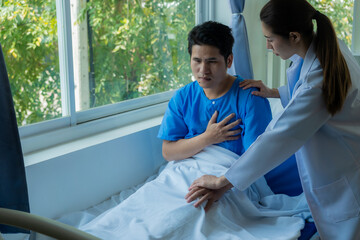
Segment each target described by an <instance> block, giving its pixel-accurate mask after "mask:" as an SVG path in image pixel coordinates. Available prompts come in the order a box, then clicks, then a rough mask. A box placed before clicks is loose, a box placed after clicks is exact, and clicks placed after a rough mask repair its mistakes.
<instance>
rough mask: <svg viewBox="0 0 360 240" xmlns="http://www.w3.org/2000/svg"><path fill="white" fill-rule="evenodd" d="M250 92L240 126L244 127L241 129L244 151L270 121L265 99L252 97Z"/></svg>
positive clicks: (269, 109) (268, 107)
mask: <svg viewBox="0 0 360 240" xmlns="http://www.w3.org/2000/svg"><path fill="white" fill-rule="evenodd" d="M252 91H253V90H251V91H249V95H248V97H247V101H246V106H245V111H246V112H245V118H244V119H242V121H243V124H242V125H243V126H245V129H243V131H244V133H243V134H244V135H243V145H244V149H245V150H247V149H248V148H249V147H250V145H251V144H252V143H253V142H254V141H255V140H256V139H257V137H258V136H259V135H261V134H262V133H263V132H264V131H265V129H266V127H267V125H268V124H269V122H270V121H271V119H272V115H271V108H270V104H269V101H268V100H267V99H266V98H263V97H259V96H255V95H252V94H251V92H252Z"/></svg>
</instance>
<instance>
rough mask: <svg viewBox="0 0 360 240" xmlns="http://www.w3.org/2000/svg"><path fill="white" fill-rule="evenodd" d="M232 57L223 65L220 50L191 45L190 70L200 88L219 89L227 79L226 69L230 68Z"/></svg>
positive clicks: (207, 46) (208, 46) (212, 47)
mask: <svg viewBox="0 0 360 240" xmlns="http://www.w3.org/2000/svg"><path fill="white" fill-rule="evenodd" d="M231 63H232V55H230V56H229V57H228V59H227V63H225V59H224V56H223V55H221V54H220V50H219V49H218V48H216V47H214V46H210V45H193V47H192V54H191V64H190V65H191V70H192V73H193V75H194V77H195V79H196V81H197V82H198V83H199V85H200V86H201V87H202V88H211V89H216V88H219V87H221V85H222V83H223V81H225V80H226V77H227V68H228V67H230V66H231Z"/></svg>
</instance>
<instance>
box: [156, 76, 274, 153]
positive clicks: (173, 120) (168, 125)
mask: <svg viewBox="0 0 360 240" xmlns="http://www.w3.org/2000/svg"><path fill="white" fill-rule="evenodd" d="M241 81H243V79H242V78H240V77H239V76H237V78H236V80H235V81H234V83H233V85H232V87H231V89H230V90H229V91H228V92H227V93H226V94H225V95H223V96H222V97H220V98H216V99H211V100H210V99H208V98H207V97H206V95H205V93H204V91H203V89H202V88H201V87H200V86H199V84H198V82H196V81H194V82H192V83H189V84H187V85H186V86H184V87H182V88H180V89H179V90H178V91H177V92H176V93H175V95H174V96H173V97H172V98H171V100H170V102H169V105H168V108H167V110H166V112H165V115H164V118H163V120H162V123H161V126H160V130H159V133H158V137H159V138H161V139H163V140H168V141H177V140H179V139H188V138H193V137H195V136H197V135H199V134H201V133H203V132H205V130H206V127H207V124H208V122H209V120H210V118H211V116H212V115H213V114H214V112H215V111H216V110H217V111H219V115H218V119H217V122H220V121H221V120H223V119H224V118H225V117H227V116H228V115H229V114H231V113H235V114H236V117H234V118H233V119H231V121H230V122H233V121H235V120H236V119H239V118H240V119H241V122H240V124H239V125H238V126H236V127H235V128H234V129H238V128H241V129H242V132H241V137H240V138H239V139H238V140H233V141H225V142H221V143H218V144H216V145H218V146H221V147H223V148H226V149H228V150H230V151H232V152H234V153H236V154H238V155H241V154H242V153H243V152H244V151H245V150H246V149H247V148H248V147H249V146H250V145H251V144H252V143H253V142H254V141H255V139H256V138H257V137H258V136H259V135H260V134H261V133H263V132H264V130H265V128H266V127H267V125H268V123H269V122H270V120H271V109H270V105H269V102H268V100H267V99H265V98H262V97H258V96H254V95H252V94H251V92H252V91H254V90H255V89H254V88H252V89H246V90H244V89H242V88H240V87H239V83H240V82H241Z"/></svg>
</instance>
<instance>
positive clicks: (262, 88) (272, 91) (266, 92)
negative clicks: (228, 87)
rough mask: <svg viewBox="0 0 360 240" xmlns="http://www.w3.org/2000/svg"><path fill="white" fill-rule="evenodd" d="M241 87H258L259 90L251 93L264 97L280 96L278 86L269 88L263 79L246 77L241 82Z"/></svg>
mask: <svg viewBox="0 0 360 240" xmlns="http://www.w3.org/2000/svg"><path fill="white" fill-rule="evenodd" d="M239 87H241V88H242V89H248V88H251V87H255V88H258V89H259V91H253V92H252V93H251V94H253V95H255V96H260V97H263V98H279V97H280V94H279V91H278V90H277V89H276V88H268V87H267V86H266V85H265V84H264V83H263V82H262V81H261V80H253V79H245V80H244V81H242V82H240V83H239Z"/></svg>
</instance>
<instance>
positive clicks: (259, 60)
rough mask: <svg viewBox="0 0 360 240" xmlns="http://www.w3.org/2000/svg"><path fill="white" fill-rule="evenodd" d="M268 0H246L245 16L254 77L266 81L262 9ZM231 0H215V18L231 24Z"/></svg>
mask: <svg viewBox="0 0 360 240" xmlns="http://www.w3.org/2000/svg"><path fill="white" fill-rule="evenodd" d="M267 1H268V0H248V1H246V2H245V9H244V13H243V15H244V17H245V22H246V27H247V33H248V38H249V43H250V54H251V61H252V64H253V71H254V78H255V79H261V80H264V81H266V79H267V78H266V76H267V75H266V73H267V57H268V51H267V50H266V43H265V38H264V36H263V33H262V30H261V22H260V17H259V14H260V10H261V8H262V7H263V6H264V5H265V3H266V2H267ZM231 15H232V13H231V9H230V4H229V1H224V0H214V20H215V21H218V22H221V23H223V24H226V25H228V26H230V25H231Z"/></svg>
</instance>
